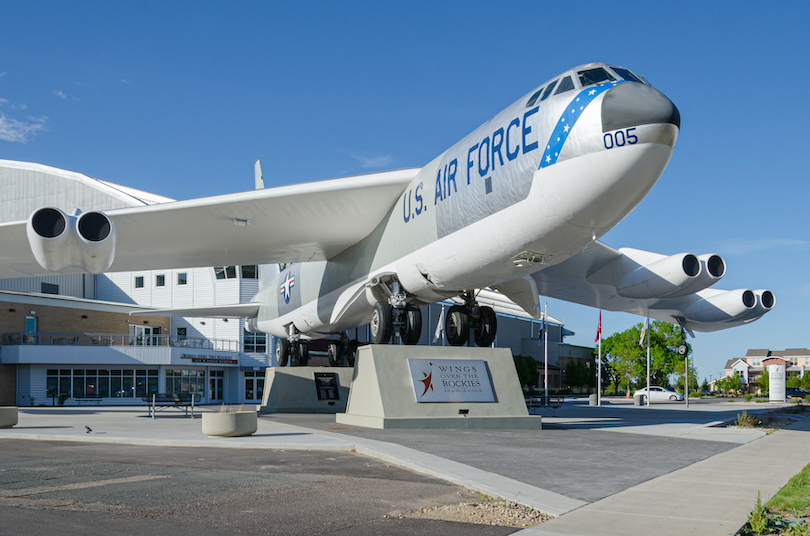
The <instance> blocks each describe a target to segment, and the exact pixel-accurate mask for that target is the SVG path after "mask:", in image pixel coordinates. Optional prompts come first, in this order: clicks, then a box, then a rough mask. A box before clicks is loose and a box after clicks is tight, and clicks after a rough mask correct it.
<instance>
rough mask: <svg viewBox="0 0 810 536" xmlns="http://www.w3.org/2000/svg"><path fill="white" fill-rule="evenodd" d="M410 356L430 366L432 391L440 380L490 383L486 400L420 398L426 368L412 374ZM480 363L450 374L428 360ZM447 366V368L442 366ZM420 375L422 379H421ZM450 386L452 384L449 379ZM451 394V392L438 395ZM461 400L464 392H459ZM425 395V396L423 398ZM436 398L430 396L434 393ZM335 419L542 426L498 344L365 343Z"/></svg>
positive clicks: (367, 423) (378, 424)
mask: <svg viewBox="0 0 810 536" xmlns="http://www.w3.org/2000/svg"><path fill="white" fill-rule="evenodd" d="M409 360H412V361H416V360H426V362H423V361H416V362H417V363H419V366H422V367H427V364H430V365H431V366H430V367H428V368H426V369H425V370H429V374H430V376H431V380H432V382H433V386H434V387H435V391H434V390H432V391H431V393H430V395H433V394H434V393H435V392H437V391H438V390H440V389H441V388H442V387H441V385H440V384H441V383H442V382H445V381H447V382H453V381H457V380H459V381H464V380H466V379H469V378H473V377H474V378H475V381H480V382H482V383H483V382H489V383H488V385H484V389H483V390H484V391H487V390H488V388H489V387H490V386H491V388H492V393H493V395H494V397H493V399H492V400H490V401H463V400H462V401H451V402H447V401H433V402H420V401H419V400H418V399H419V398H422V397H423V396H424V395H425V394H426V393H422V390H423V389H424V390H425V391H427V389H428V382H429V380H428V372H422V373H421V375H412V370H411V368H410V366H409ZM470 360H475V361H476V362H477V363H479V365H480V363H484V364H485V366H483V367H480V366H478V367H477V369H483V370H477V371H476V372H475V373H474V374H473V375H469V374H465V373H461V374H460V375H459V376H457V377H456V376H454V375H453V374H451V373H447V372H443V371H441V370H439V369H438V368H437V367H438V365H437V366H436V367H433V362H434V361H435V362H437V363H443V364H445V365H448V364H449V365H452V362H453V361H456V362H458V363H459V364H460V365H465V366H466V365H469V362H470ZM445 368H447V367H445ZM422 375H424V378H423V377H422ZM451 385H452V383H451ZM443 396H451V395H443ZM459 396H460V397H461V398H462V399H463V398H464V397H463V395H459ZM427 398H430V397H424V398H422V399H423V400H425V399H427ZM434 398H435V397H434ZM336 422H337V423H339V424H348V425H356V426H364V427H368V428H455V429H502V430H503V429H541V428H542V417H540V416H536V415H529V412H528V411H527V409H526V403H525V400H524V397H523V390H522V389H521V386H520V381H519V380H518V376H517V372H516V371H515V365H514V362H513V360H512V354H511V353H510V352H509V350H507V349H503V348H494V349H493V348H467V347H441V346H394V345H369V346H363V347H361V348H360V349H359V350H358V356H357V362H356V363H355V367H354V379H353V381H352V387H351V391H350V393H349V401H348V404H347V407H346V412H345V413H343V414H337V415H336Z"/></svg>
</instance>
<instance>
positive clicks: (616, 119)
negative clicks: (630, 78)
mask: <svg viewBox="0 0 810 536" xmlns="http://www.w3.org/2000/svg"><path fill="white" fill-rule="evenodd" d="M654 123H670V124H673V125H675V126H676V127H678V128H679V129H680V128H681V114H680V112H679V111H678V108H677V107H676V106H675V105H674V104H672V101H671V100H669V99H668V98H667V97H666V96H665V95H664V94H663V93H661V92H660V91H658V90H657V89H655V88H654V87H650V86H647V85H645V84H639V83H636V82H625V83H624V84H618V85H616V86H615V87H612V88H610V89H609V90H607V91H606V92H605V97H604V100H603V101H602V132H609V131H612V130H619V129H622V128H626V127H635V126H639V125H650V124H654Z"/></svg>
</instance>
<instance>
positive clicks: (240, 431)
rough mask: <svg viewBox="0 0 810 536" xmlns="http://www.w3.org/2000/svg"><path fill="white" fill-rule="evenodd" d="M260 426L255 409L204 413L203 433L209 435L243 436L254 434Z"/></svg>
mask: <svg viewBox="0 0 810 536" xmlns="http://www.w3.org/2000/svg"><path fill="white" fill-rule="evenodd" d="M257 428H258V413H256V412H255V411H229V412H227V413H212V412H208V413H203V414H202V433H204V434H205V435H207V436H208V437H242V436H249V435H253V434H254V433H255V432H256V429H257Z"/></svg>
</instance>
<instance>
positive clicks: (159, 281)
mask: <svg viewBox="0 0 810 536" xmlns="http://www.w3.org/2000/svg"><path fill="white" fill-rule="evenodd" d="M155 286H156V287H165V286H166V276H165V275H163V274H161V275H156V276H155Z"/></svg>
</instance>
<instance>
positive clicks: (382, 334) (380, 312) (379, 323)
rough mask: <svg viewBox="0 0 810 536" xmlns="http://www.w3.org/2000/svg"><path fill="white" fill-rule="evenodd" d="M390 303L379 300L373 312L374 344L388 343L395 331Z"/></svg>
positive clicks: (371, 323) (372, 334) (370, 325)
mask: <svg viewBox="0 0 810 536" xmlns="http://www.w3.org/2000/svg"><path fill="white" fill-rule="evenodd" d="M392 309H393V308H392V307H391V304H390V303H385V302H377V303H375V304H374V310H373V311H372V312H371V322H369V327H370V328H371V342H373V343H374V344H388V341H390V340H391V332H392V331H393V314H392Z"/></svg>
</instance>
